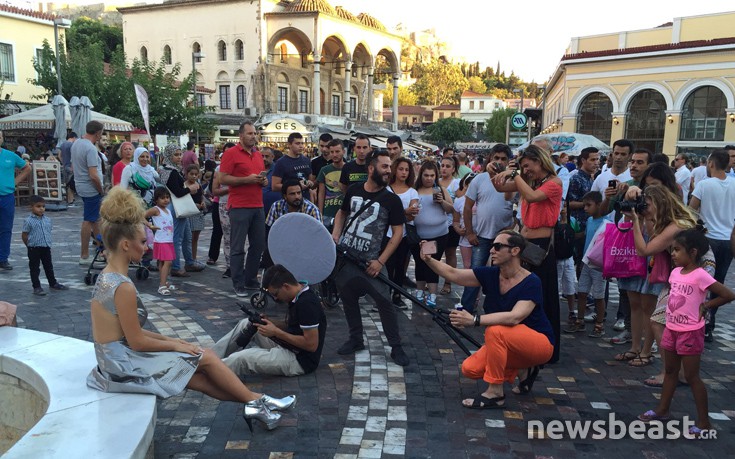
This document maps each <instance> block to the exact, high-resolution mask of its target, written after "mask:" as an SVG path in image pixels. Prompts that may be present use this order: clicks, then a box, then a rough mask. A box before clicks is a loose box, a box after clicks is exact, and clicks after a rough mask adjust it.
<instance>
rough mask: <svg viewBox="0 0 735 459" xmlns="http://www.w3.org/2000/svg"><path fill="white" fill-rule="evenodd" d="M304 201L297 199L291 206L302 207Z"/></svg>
mask: <svg viewBox="0 0 735 459" xmlns="http://www.w3.org/2000/svg"><path fill="white" fill-rule="evenodd" d="M303 203H304V201H303V200H301V199H297V200H296V201H294V202H292V203H291V204H290V206H291V207H293V208H300V207H301V205H302V204H303Z"/></svg>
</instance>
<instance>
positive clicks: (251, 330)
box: [235, 303, 265, 347]
mask: <svg viewBox="0 0 735 459" xmlns="http://www.w3.org/2000/svg"><path fill="white" fill-rule="evenodd" d="M237 305H238V306H239V307H240V310H241V311H242V312H244V313H245V315H246V316H247V317H248V321H249V322H250V323H249V324H248V326H247V327H245V328H244V329H243V330H242V331H241V332H240V334H239V335H238V336H237V338H236V339H235V343H237V345H238V346H239V347H246V346H247V345H248V344H250V340H251V339H253V336H255V334H256V333H258V327H256V326H255V325H253V324H260V325H265V322H263V319H262V318H261V317H260V314H258V313H257V312H253V311H251V310H250V309H248V307H247V306H246V305H244V304H243V303H237Z"/></svg>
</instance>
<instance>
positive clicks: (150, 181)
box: [120, 147, 161, 206]
mask: <svg viewBox="0 0 735 459" xmlns="http://www.w3.org/2000/svg"><path fill="white" fill-rule="evenodd" d="M160 181H161V178H160V177H159V176H158V172H156V170H155V169H154V168H153V167H151V154H150V153H148V150H147V149H146V148H145V147H138V148H136V149H135V153H133V160H132V161H131V162H130V164H128V165H127V166H125V168H124V169H123V171H122V175H121V176H120V187H122V188H132V189H133V190H135V191H137V192H138V193H140V196H141V198H143V201H144V202H145V203H146V204H147V205H148V206H152V205H155V203H154V202H153V192H154V191H155V189H156V182H160Z"/></svg>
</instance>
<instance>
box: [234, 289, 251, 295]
mask: <svg viewBox="0 0 735 459" xmlns="http://www.w3.org/2000/svg"><path fill="white" fill-rule="evenodd" d="M235 295H237V296H239V297H246V296H249V295H250V294H249V293H248V291H247V290H245V289H244V288H242V287H235Z"/></svg>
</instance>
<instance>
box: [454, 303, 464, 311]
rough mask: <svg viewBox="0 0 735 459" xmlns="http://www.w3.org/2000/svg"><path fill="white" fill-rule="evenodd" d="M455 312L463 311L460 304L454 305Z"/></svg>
mask: <svg viewBox="0 0 735 459" xmlns="http://www.w3.org/2000/svg"><path fill="white" fill-rule="evenodd" d="M454 310H455V311H464V306H462V303H457V304H455V305H454Z"/></svg>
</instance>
